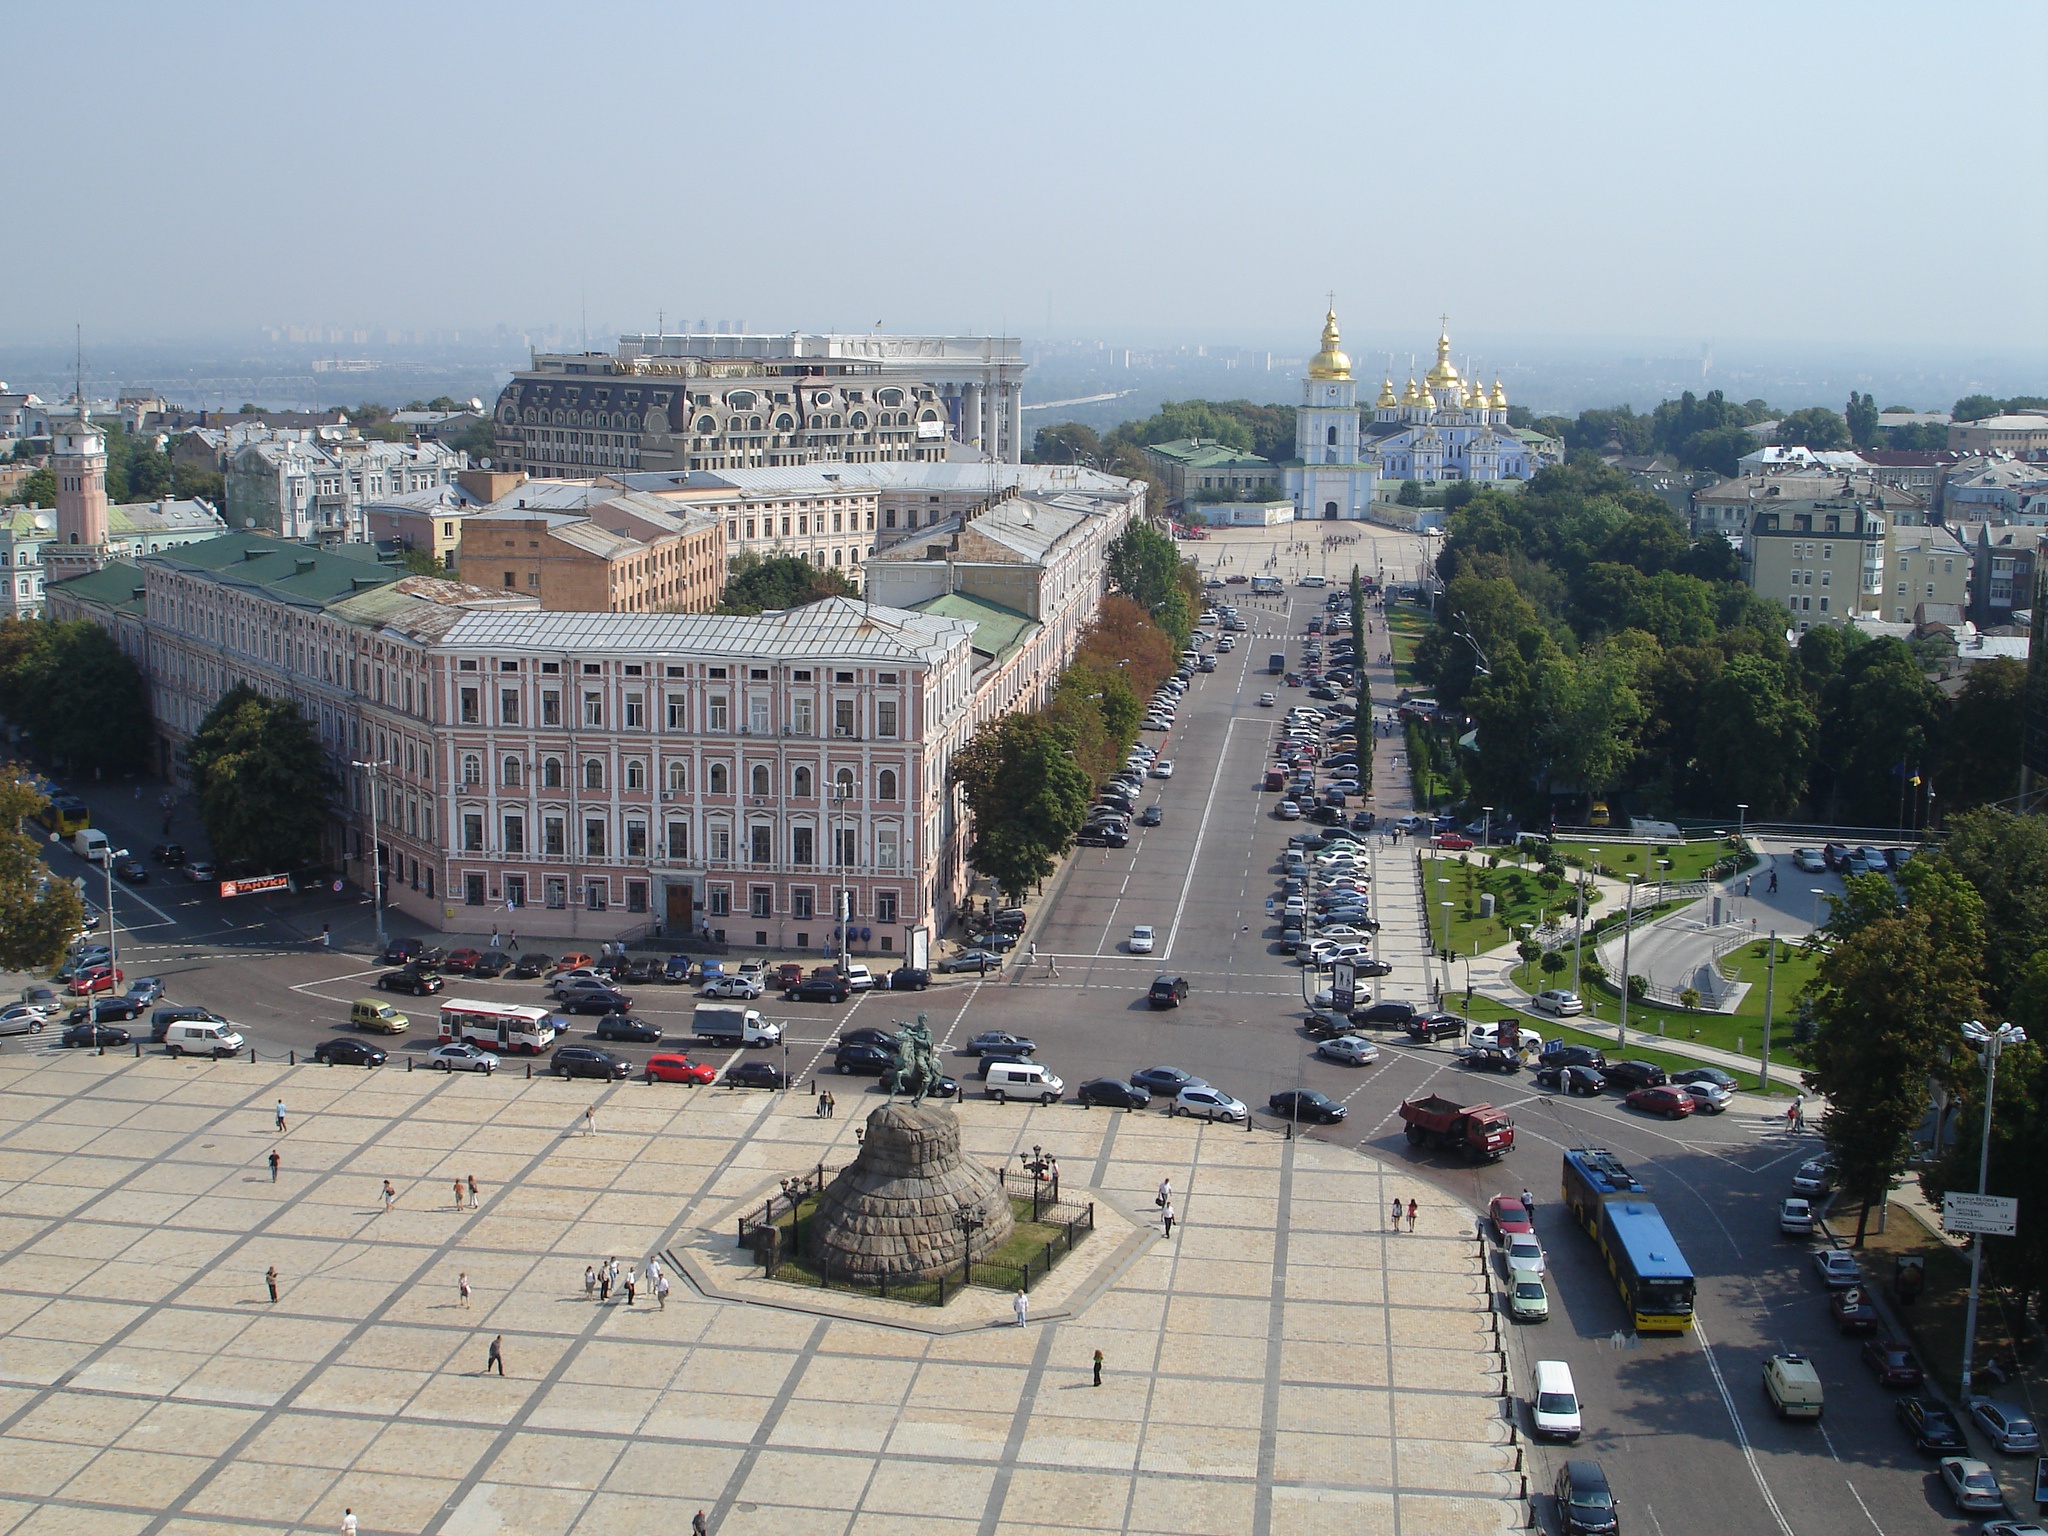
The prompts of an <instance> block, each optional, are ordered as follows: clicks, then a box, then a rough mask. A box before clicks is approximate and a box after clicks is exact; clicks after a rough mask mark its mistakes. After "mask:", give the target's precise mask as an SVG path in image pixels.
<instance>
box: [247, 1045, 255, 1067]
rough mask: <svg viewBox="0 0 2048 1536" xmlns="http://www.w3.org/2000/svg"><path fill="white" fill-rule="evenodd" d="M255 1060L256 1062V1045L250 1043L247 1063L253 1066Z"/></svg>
mask: <svg viewBox="0 0 2048 1536" xmlns="http://www.w3.org/2000/svg"><path fill="white" fill-rule="evenodd" d="M255 1062H256V1047H255V1046H253V1045H252V1046H250V1047H249V1063H250V1065H252V1066H253V1065H255Z"/></svg>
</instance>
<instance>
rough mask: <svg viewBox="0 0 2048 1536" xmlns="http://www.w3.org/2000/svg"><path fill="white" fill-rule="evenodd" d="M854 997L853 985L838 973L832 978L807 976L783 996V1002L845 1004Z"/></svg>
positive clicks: (831, 976)
mask: <svg viewBox="0 0 2048 1536" xmlns="http://www.w3.org/2000/svg"><path fill="white" fill-rule="evenodd" d="M852 996H853V987H852V985H851V984H850V983H849V982H848V981H847V979H846V978H845V977H844V976H841V975H839V974H838V973H837V972H836V971H835V972H834V973H833V974H832V975H830V976H806V977H805V978H804V979H803V980H802V981H800V982H798V983H797V984H796V985H795V986H793V987H791V988H789V989H788V990H786V991H785V992H784V993H783V994H782V997H783V1001H785V1002H790V1003H843V1002H845V1001H846V1000H847V999H848V998H849V997H852Z"/></svg>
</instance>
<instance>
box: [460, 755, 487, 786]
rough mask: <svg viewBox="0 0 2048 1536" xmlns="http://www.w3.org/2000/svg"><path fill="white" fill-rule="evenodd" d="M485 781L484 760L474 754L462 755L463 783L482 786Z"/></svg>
mask: <svg viewBox="0 0 2048 1536" xmlns="http://www.w3.org/2000/svg"><path fill="white" fill-rule="evenodd" d="M483 781H484V760H483V759H482V758H480V757H478V756H477V755H476V754H475V753H474V752H465V753H463V754H462V782H463V783H465V784H481V783H483Z"/></svg>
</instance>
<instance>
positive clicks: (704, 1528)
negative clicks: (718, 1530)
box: [690, 1509, 711, 1536]
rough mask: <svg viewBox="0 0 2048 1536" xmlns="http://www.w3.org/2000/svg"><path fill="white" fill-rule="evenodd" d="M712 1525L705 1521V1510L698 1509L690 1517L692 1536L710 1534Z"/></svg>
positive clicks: (706, 1535) (707, 1535)
mask: <svg viewBox="0 0 2048 1536" xmlns="http://www.w3.org/2000/svg"><path fill="white" fill-rule="evenodd" d="M710 1530H711V1527H710V1526H708V1525H706V1524H705V1523H704V1511H703V1510H701V1509H700V1510H698V1511H697V1513H696V1514H694V1515H693V1516H691V1517H690V1536H709V1532H710Z"/></svg>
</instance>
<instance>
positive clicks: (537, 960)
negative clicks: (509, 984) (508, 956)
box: [512, 955, 555, 981]
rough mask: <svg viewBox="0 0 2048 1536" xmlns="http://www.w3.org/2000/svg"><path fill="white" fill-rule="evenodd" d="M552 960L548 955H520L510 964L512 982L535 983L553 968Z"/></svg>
mask: <svg viewBox="0 0 2048 1536" xmlns="http://www.w3.org/2000/svg"><path fill="white" fill-rule="evenodd" d="M554 963H555V962H554V959H553V957H551V956H548V955H521V956H520V957H519V958H518V959H517V960H515V961H513V962H512V979H513V980H514V981H537V980H538V979H539V978H541V977H542V976H545V975H547V973H548V972H549V971H550V970H551V969H553V967H554Z"/></svg>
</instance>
